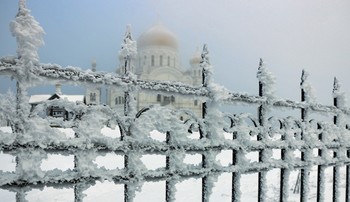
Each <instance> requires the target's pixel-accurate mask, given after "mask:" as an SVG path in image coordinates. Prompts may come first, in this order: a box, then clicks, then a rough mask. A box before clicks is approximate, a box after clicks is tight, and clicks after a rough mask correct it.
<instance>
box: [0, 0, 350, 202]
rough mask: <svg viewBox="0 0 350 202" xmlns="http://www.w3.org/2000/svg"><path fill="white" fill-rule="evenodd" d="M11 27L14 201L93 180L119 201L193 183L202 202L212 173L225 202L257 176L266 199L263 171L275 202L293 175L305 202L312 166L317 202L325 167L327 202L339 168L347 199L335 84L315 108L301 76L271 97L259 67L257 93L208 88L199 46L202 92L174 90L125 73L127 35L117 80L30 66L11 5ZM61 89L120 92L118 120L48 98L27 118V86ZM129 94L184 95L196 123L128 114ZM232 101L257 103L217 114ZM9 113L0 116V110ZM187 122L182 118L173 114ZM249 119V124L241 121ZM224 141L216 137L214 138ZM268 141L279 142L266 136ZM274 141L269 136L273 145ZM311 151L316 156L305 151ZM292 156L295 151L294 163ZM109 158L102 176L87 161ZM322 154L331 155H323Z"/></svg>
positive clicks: (2, 176)
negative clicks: (70, 163) (152, 165)
mask: <svg viewBox="0 0 350 202" xmlns="http://www.w3.org/2000/svg"><path fill="white" fill-rule="evenodd" d="M11 30H12V33H13V35H14V36H15V37H16V39H17V42H18V57H3V58H1V59H0V74H1V75H8V76H11V77H12V78H14V79H16V81H17V93H16V107H15V109H14V111H15V112H16V113H15V114H14V115H13V117H12V118H11V113H9V114H8V116H9V117H10V118H11V124H12V128H13V133H5V132H1V133H0V150H1V151H2V152H4V153H9V154H11V155H13V156H16V170H15V171H14V172H4V171H1V172H0V187H1V189H7V190H10V191H13V192H16V199H17V201H26V199H25V195H26V192H28V191H30V190H31V189H33V188H42V187H44V186H52V187H68V188H74V195H75V201H83V198H84V194H83V191H84V190H86V189H87V188H88V187H89V186H92V185H93V184H94V183H95V182H96V181H97V180H101V181H102V180H109V181H112V182H114V183H116V184H124V200H125V201H133V198H134V196H135V194H136V191H137V190H139V189H140V188H141V187H142V183H143V182H145V181H165V182H166V183H165V186H166V193H165V201H174V200H175V191H176V189H175V185H176V184H177V183H178V182H180V181H181V180H183V179H186V178H189V177H193V178H201V179H202V201H209V199H210V194H211V192H212V188H213V186H214V183H215V181H216V178H217V177H218V175H220V174H222V173H232V194H231V196H232V197H231V198H232V201H240V198H241V195H240V193H241V192H240V177H241V175H242V174H245V173H258V185H257V186H258V200H259V201H267V200H268V199H267V194H266V193H267V179H266V178H267V172H268V171H269V170H271V169H276V168H278V169H280V170H281V174H280V197H279V200H280V201H288V192H289V191H288V190H289V189H290V187H289V183H288V180H289V175H290V172H291V171H292V170H294V169H300V173H301V175H300V176H301V180H300V182H301V184H300V190H301V192H300V200H301V201H307V197H308V195H309V190H308V187H309V175H308V172H309V171H310V168H311V167H312V166H318V180H317V181H318V184H317V200H318V201H324V194H325V176H324V175H325V174H324V172H325V168H326V167H328V166H332V167H333V173H334V177H333V200H334V201H338V200H339V198H340V194H339V193H340V191H339V190H340V185H339V179H340V174H339V167H340V166H343V165H346V170H347V172H346V200H347V201H350V200H349V199H350V194H349V187H350V183H349V181H350V167H349V163H350V132H349V115H350V110H349V109H348V108H347V107H346V102H345V95H344V93H343V92H342V91H341V90H340V85H339V83H338V81H337V80H336V79H335V80H334V90H333V99H334V105H333V106H326V105H322V104H318V103H317V102H316V100H315V99H314V98H313V94H312V93H311V90H312V89H311V85H310V84H309V83H308V80H307V76H308V74H307V73H306V72H305V71H303V73H302V80H301V84H300V87H301V101H291V100H286V99H279V98H277V97H275V95H274V92H273V89H274V87H273V85H274V78H273V77H272V75H271V74H270V73H269V72H268V70H267V69H266V67H265V66H264V64H263V62H262V60H261V61H260V64H259V69H258V74H257V78H258V81H259V94H258V95H248V94H244V93H233V92H229V91H227V90H225V89H224V88H222V87H220V86H218V85H216V84H214V83H213V81H212V69H211V65H210V63H209V56H208V50H207V47H206V46H204V47H203V52H202V61H201V67H202V68H203V85H202V86H200V87H193V86H189V85H185V84H181V83H174V82H159V81H157V82H156V81H143V80H139V79H136V78H135V76H134V75H132V74H131V73H130V65H131V63H130V61H131V60H130V59H131V58H132V57H134V56H135V54H136V52H135V50H136V49H134V48H135V43H134V41H133V39H132V37H131V33H130V32H129V31H127V34H126V35H125V40H124V44H123V46H122V50H121V53H122V55H123V56H124V61H125V65H124V68H125V71H124V73H123V75H114V74H105V73H99V72H91V71H82V70H80V69H79V68H73V67H67V68H62V67H61V66H59V65H54V64H42V63H40V62H39V57H38V54H37V49H38V47H39V46H40V45H42V44H43V42H42V40H41V38H40V37H41V35H42V34H43V30H42V29H41V27H40V26H39V24H38V23H37V22H36V21H35V20H34V18H33V17H32V16H31V15H30V14H29V10H27V9H26V7H25V1H23V0H21V1H20V8H19V12H18V15H17V16H16V19H15V20H14V21H13V22H12V23H11ZM57 82H65V83H68V84H73V85H84V86H85V85H91V86H102V85H105V86H109V87H115V88H121V89H123V90H124V91H125V99H124V100H125V105H124V106H125V108H124V114H118V113H116V112H115V111H114V110H113V109H111V108H109V107H107V106H85V105H84V104H78V105H77V104H75V103H71V102H68V101H66V100H52V101H48V102H45V103H43V104H40V105H38V106H37V107H36V108H35V109H34V110H33V111H30V109H29V104H28V97H27V93H26V92H27V89H28V88H31V87H34V86H37V85H43V84H54V83H57ZM138 91H149V92H154V94H166V95H169V94H176V95H182V96H188V97H193V98H195V99H199V100H201V101H202V102H203V112H202V117H198V116H197V115H195V114H194V113H192V112H191V111H187V110H172V109H171V108H167V107H159V106H153V107H151V106H150V107H148V108H145V109H143V110H141V111H139V112H137V111H136V103H135V95H136V94H137V92H138ZM220 103H225V104H229V105H237V104H239V103H244V104H248V105H249V106H256V107H257V109H258V114H257V116H256V117H253V116H252V115H249V114H226V113H223V112H220V110H219V109H220V108H219V104H220ZM49 106H62V107H64V108H65V109H66V110H68V111H71V112H73V114H74V115H81V116H80V117H74V116H73V118H72V119H70V120H68V121H63V120H61V119H57V118H51V117H46V118H43V117H42V116H40V113H42V112H43V111H45V109H46V108H47V107H49ZM275 108H277V109H280V108H281V109H293V110H300V111H301V117H300V118H297V117H291V116H288V117H285V118H274V117H270V112H271V110H272V109H275ZM8 111H9V110H7V109H6V110H5V109H1V112H2V113H3V112H8ZM311 113H325V114H328V115H332V116H334V119H333V122H331V123H329V122H323V121H315V120H312V119H311V116H310V114H311ZM184 114H185V115H186V116H185V117H186V119H185V120H184V121H183V120H181V119H180V118H179V117H181V116H184ZM248 122H251V124H248ZM53 123H54V125H60V126H62V127H65V128H72V129H73V130H74V133H75V137H74V138H67V137H66V136H65V135H64V134H63V133H62V132H59V131H58V130H55V129H54V128H52V127H50V125H52V124H53ZM104 126H109V127H111V128H114V126H118V127H119V130H120V133H121V136H120V138H110V137H106V136H103V135H102V134H101V128H102V127H104ZM152 130H158V131H159V132H162V133H165V134H166V141H164V142H159V141H156V140H153V139H152V138H150V137H149V133H150V131H152ZM193 131H199V133H200V139H198V140H195V139H190V138H188V135H189V133H190V132H193ZM224 132H225V133H229V134H232V139H230V140H229V139H225V138H224V136H223V133H224ZM276 134H279V135H280V138H278V137H279V136H275V135H276ZM276 137H277V138H276ZM275 149H278V150H280V151H281V158H280V159H274V158H271V154H272V150H275ZM314 149H317V150H318V155H313V154H312V151H313V150H314ZM222 150H232V156H233V158H232V164H230V165H228V166H222V165H221V164H220V163H219V162H217V161H216V155H217V154H218V153H219V152H220V151H222ZM252 151H257V152H259V161H258V162H250V161H249V160H248V159H247V158H246V154H247V153H248V152H252ZM294 151H301V157H300V158H299V157H298V156H295V155H294V154H293V152H294ZM106 152H113V153H117V154H120V155H123V156H124V168H121V169H118V168H116V169H106V168H104V167H100V168H99V167H97V165H96V164H95V163H94V162H93V161H94V159H95V158H96V156H99V155H103V154H104V153H106ZM330 152H331V153H332V154H331V155H330ZM186 153H195V154H201V155H202V163H201V164H200V165H188V164H185V163H184V162H183V159H184V156H185V154H186ZM48 154H61V155H65V156H68V155H73V156H74V169H68V170H65V171H61V170H57V169H53V170H49V171H43V170H42V169H41V162H42V160H43V159H45V158H47V156H48ZM144 154H162V155H165V156H166V165H165V167H163V168H159V169H156V170H148V169H147V168H146V167H145V166H144V165H143V163H142V161H141V160H140V158H141V156H142V155H144Z"/></svg>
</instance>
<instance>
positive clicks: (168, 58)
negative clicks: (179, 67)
mask: <svg viewBox="0 0 350 202" xmlns="http://www.w3.org/2000/svg"><path fill="white" fill-rule="evenodd" d="M168 67H170V56H168Z"/></svg>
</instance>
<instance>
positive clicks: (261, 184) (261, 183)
mask: <svg viewBox="0 0 350 202" xmlns="http://www.w3.org/2000/svg"><path fill="white" fill-rule="evenodd" d="M262 67H263V61H262V59H260V62H259V70H261V68H262ZM259 96H260V97H263V96H265V86H264V84H263V83H262V82H261V81H259ZM266 112H267V109H266V105H265V104H261V105H260V106H259V107H258V120H259V127H261V128H263V127H264V126H265V125H266V121H267V118H266ZM265 138H266V134H264V133H261V132H260V133H259V134H258V136H257V140H258V141H262V140H264V139H265ZM265 155H266V154H265V151H264V149H262V150H260V151H259V163H263V162H264V159H265ZM266 175H267V171H260V172H259V173H258V202H264V201H265V200H266V193H265V192H266V190H267V184H266Z"/></svg>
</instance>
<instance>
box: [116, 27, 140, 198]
mask: <svg viewBox="0 0 350 202" xmlns="http://www.w3.org/2000/svg"><path fill="white" fill-rule="evenodd" d="M119 54H120V55H121V56H122V58H123V63H122V64H124V65H123V67H122V68H123V69H122V72H123V75H124V76H125V77H126V78H127V79H128V80H130V81H131V82H132V81H133V77H134V75H133V72H132V69H133V64H132V62H133V59H134V58H135V57H136V54H137V51H136V42H135V41H134V40H133V37H132V34H131V26H130V25H127V27H126V32H125V35H124V40H123V44H122V47H121V50H120V52H119ZM130 84H131V85H128V86H127V90H126V91H125V92H124V116H125V118H126V124H127V125H126V131H124V132H122V133H121V141H125V136H130V134H131V131H130V130H131V125H132V122H133V120H134V118H133V117H134V116H135V114H136V113H135V110H136V109H135V106H134V105H135V96H134V89H133V86H132V83H130ZM129 158H130V156H129V155H127V154H124V169H126V170H127V171H128V170H129V161H130V159H129ZM133 158H135V157H133ZM131 192H134V190H132V191H131V190H130V189H129V185H128V184H124V201H125V202H129V201H133V197H131V196H133V195H134V194H133V193H131Z"/></svg>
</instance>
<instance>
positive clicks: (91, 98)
mask: <svg viewBox="0 0 350 202" xmlns="http://www.w3.org/2000/svg"><path fill="white" fill-rule="evenodd" d="M90 101H91V102H95V101H96V93H90Z"/></svg>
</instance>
